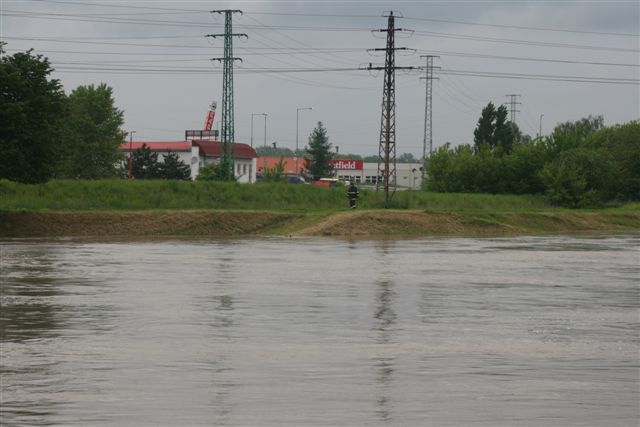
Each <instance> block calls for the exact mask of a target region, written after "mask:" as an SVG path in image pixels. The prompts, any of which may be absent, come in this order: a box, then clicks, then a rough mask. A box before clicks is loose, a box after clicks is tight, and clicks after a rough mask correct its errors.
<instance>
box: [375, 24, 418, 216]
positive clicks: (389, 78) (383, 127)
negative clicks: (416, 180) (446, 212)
mask: <svg viewBox="0 0 640 427" xmlns="http://www.w3.org/2000/svg"><path fill="white" fill-rule="evenodd" d="M386 16H387V17H388V18H387V28H383V29H380V30H375V31H379V32H386V33H387V47H386V48H384V49H381V48H380V49H369V50H370V51H381V50H384V51H385V62H384V67H373V66H371V64H369V67H368V68H367V69H368V70H384V86H383V91H382V117H381V120H380V145H379V148H378V179H376V190H379V189H380V184H381V183H380V177H382V187H383V188H384V201H385V204H388V203H389V201H390V200H391V197H393V194H394V193H395V191H396V72H395V71H396V70H399V69H404V70H412V69H414V67H396V64H395V56H396V50H407V48H405V47H400V48H396V47H395V33H396V31H404V30H403V29H402V28H395V16H394V15H393V12H389V15H386Z"/></svg>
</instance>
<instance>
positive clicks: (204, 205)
mask: <svg viewBox="0 0 640 427" xmlns="http://www.w3.org/2000/svg"><path fill="white" fill-rule="evenodd" d="M360 195H361V197H360V200H359V209H378V208H383V207H384V203H383V194H382V192H376V191H374V190H362V191H361V192H360ZM389 207H390V208H393V209H425V210H429V211H434V212H445V211H502V212H507V211H508V212H522V211H535V210H549V209H553V208H552V207H551V206H549V205H548V204H547V203H546V202H545V200H544V198H543V197H541V196H516V195H490V194H459V193H458V194H451V193H449V194H446V193H426V192H422V191H398V192H396V194H395V195H394V197H393V200H392V203H391V206H389ZM639 207H640V205H639V204H637V203H636V204H634V205H631V208H635V209H638V208H639ZM156 209H167V210H175V209H189V210H194V209H246V210H273V211H299V212H309V211H338V210H347V209H348V201H347V196H346V188H344V187H336V188H327V187H319V186H314V185H292V184H273V183H260V184H255V185H241V184H236V183H223V182H191V181H147V180H144V181H143V180H138V181H126V180H101V181H75V180H53V181H49V182H47V183H45V184H35V185H28V184H18V183H14V182H10V181H7V180H0V210H4V211H17V210H25V211H42V210H49V211H92V210H96V211H110V210H116V211H135V210H156Z"/></svg>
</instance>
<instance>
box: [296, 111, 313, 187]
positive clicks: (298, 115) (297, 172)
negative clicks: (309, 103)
mask: <svg viewBox="0 0 640 427" xmlns="http://www.w3.org/2000/svg"><path fill="white" fill-rule="evenodd" d="M302 110H313V107H303V108H298V109H297V110H296V176H298V175H300V171H299V170H298V124H299V122H300V111H302Z"/></svg>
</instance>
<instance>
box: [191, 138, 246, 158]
mask: <svg viewBox="0 0 640 427" xmlns="http://www.w3.org/2000/svg"><path fill="white" fill-rule="evenodd" d="M193 143H194V144H195V145H197V146H198V147H199V148H200V155H201V156H205V157H220V153H221V152H222V143H221V142H220V141H211V140H205V139H194V140H193ZM233 157H234V158H240V159H253V158H255V157H258V154H257V153H256V150H254V149H253V148H252V147H251V146H250V145H249V144H242V143H239V142H234V143H233Z"/></svg>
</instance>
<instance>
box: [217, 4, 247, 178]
mask: <svg viewBox="0 0 640 427" xmlns="http://www.w3.org/2000/svg"><path fill="white" fill-rule="evenodd" d="M211 13H219V14H223V13H224V34H207V37H213V38H216V37H224V56H223V57H222V58H213V60H216V61H221V62H222V64H223V69H222V122H221V124H220V142H221V143H222V147H221V153H220V156H221V162H222V164H224V165H227V171H226V173H225V175H226V178H227V179H231V178H233V176H234V173H233V171H234V161H233V143H234V142H235V135H234V127H233V126H234V125H233V62H234V61H242V59H240V58H234V56H233V37H248V36H247V35H246V34H244V33H242V34H234V33H233V30H232V15H233V14H234V13H240V14H242V11H241V10H230V9H226V10H212V11H211Z"/></svg>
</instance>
